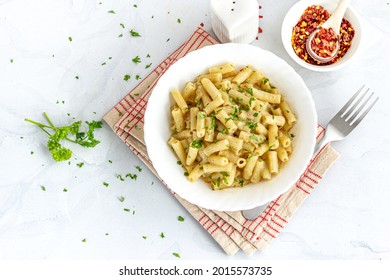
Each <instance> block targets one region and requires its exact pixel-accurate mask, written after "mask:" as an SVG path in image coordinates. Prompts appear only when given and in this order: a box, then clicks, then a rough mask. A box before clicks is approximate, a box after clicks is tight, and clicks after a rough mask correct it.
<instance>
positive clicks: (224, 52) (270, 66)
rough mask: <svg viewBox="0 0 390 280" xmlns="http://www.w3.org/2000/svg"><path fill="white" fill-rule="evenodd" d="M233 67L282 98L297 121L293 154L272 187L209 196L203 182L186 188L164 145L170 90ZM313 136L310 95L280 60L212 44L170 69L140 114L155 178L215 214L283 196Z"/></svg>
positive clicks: (249, 49)
mask: <svg viewBox="0 0 390 280" xmlns="http://www.w3.org/2000/svg"><path fill="white" fill-rule="evenodd" d="M226 62H232V63H234V64H235V65H236V66H245V65H252V66H253V67H254V68H256V69H259V70H261V71H262V72H263V73H264V75H266V76H267V77H269V79H270V82H271V83H273V84H274V85H275V86H276V87H278V88H279V89H280V90H281V92H282V93H283V94H284V95H285V96H286V100H287V101H288V102H289V103H290V105H291V107H292V109H293V110H294V112H295V113H296V115H297V118H298V123H297V125H296V126H295V127H294V128H295V130H294V132H293V133H294V134H295V135H296V137H295V138H294V139H293V142H294V145H295V147H294V151H293V153H292V156H291V158H290V161H289V162H288V163H287V165H286V166H284V167H283V168H282V169H281V170H280V173H279V174H278V175H277V176H276V177H274V178H273V179H272V180H271V181H267V182H260V183H258V184H251V185H247V186H244V187H243V188H232V189H224V190H220V191H213V190H211V188H210V186H209V184H207V183H205V182H204V181H203V180H201V179H200V180H198V181H196V182H194V183H191V182H189V181H188V180H187V178H186V177H185V176H184V170H183V168H182V167H181V166H179V165H177V158H176V155H175V154H174V152H173V151H172V149H171V148H170V147H169V146H168V144H167V141H168V139H169V137H170V135H171V131H170V128H169V127H170V106H171V105H173V101H172V99H171V97H170V96H171V94H170V90H171V89H173V88H178V89H183V87H184V85H185V84H186V82H188V81H192V80H194V79H195V78H196V76H197V75H199V74H201V73H205V72H206V71H207V69H208V67H210V66H215V65H218V64H222V63H226ZM316 131H317V114H316V111H315V106H314V102H313V100H312V97H311V93H310V91H309V90H308V88H307V87H306V85H305V83H304V82H303V80H302V78H301V77H300V76H299V75H298V74H297V73H296V72H295V71H294V69H293V68H292V67H291V66H289V65H288V64H287V63H286V62H285V61H284V60H282V59H281V58H279V57H277V56H276V55H274V54H273V53H271V52H269V51H266V50H263V49H260V48H257V47H254V46H251V45H244V44H234V43H229V44H217V45H213V46H207V47H204V48H202V49H200V50H196V51H193V52H191V53H189V54H187V55H186V56H185V57H184V58H182V59H180V60H179V61H177V62H176V63H175V64H174V65H172V66H171V67H170V68H169V69H168V70H167V72H166V73H165V74H164V75H163V76H162V77H161V78H160V80H159V81H158V83H157V84H156V86H155V88H154V90H153V92H152V95H151V96H150V98H149V101H148V105H147V109H146V113H145V126H144V132H145V142H146V146H147V151H148V155H149V157H150V159H151V161H152V163H153V166H154V168H155V169H156V171H157V172H158V175H159V176H160V177H161V178H162V180H163V181H164V182H165V183H166V184H167V185H168V187H169V188H170V189H171V190H172V191H173V192H175V193H177V194H178V195H179V196H181V197H182V198H184V199H186V200H188V201H189V202H191V203H194V204H196V205H198V206H201V207H204V208H207V209H212V210H220V211H235V210H246V209H250V208H254V207H256V206H259V205H262V204H265V203H267V202H270V201H272V200H273V199H275V198H277V197H278V196H279V195H281V194H282V193H284V192H286V191H287V190H288V189H289V188H290V187H291V186H292V185H293V184H294V183H295V182H296V181H297V180H298V178H299V177H300V176H301V175H302V173H303V172H304V170H305V168H306V167H307V165H308V163H309V161H310V159H311V157H312V153H313V149H314V145H315V138H316Z"/></svg>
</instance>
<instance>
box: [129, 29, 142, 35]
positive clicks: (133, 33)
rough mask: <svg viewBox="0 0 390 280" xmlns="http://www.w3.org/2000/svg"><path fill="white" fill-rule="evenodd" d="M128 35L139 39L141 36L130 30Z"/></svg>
mask: <svg viewBox="0 0 390 280" xmlns="http://www.w3.org/2000/svg"><path fill="white" fill-rule="evenodd" d="M130 35H131V36H132V37H141V35H140V34H139V33H138V32H137V31H135V30H134V29H131V30H130Z"/></svg>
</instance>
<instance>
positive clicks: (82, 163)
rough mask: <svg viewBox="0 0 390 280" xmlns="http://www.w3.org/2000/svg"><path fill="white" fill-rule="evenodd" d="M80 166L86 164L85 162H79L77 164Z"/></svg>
mask: <svg viewBox="0 0 390 280" xmlns="http://www.w3.org/2000/svg"><path fill="white" fill-rule="evenodd" d="M76 165H77V166H78V167H80V168H81V167H83V165H84V162H80V163H78V164H76Z"/></svg>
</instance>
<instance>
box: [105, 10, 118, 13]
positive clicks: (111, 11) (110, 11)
mask: <svg viewBox="0 0 390 280" xmlns="http://www.w3.org/2000/svg"><path fill="white" fill-rule="evenodd" d="M107 13H109V14H116V13H115V11H114V10H109V11H108V12H107Z"/></svg>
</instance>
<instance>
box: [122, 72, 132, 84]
mask: <svg viewBox="0 0 390 280" xmlns="http://www.w3.org/2000/svg"><path fill="white" fill-rule="evenodd" d="M130 78H131V76H130V75H128V74H126V75H124V76H123V80H124V81H126V82H127V81H128V80H130Z"/></svg>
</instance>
